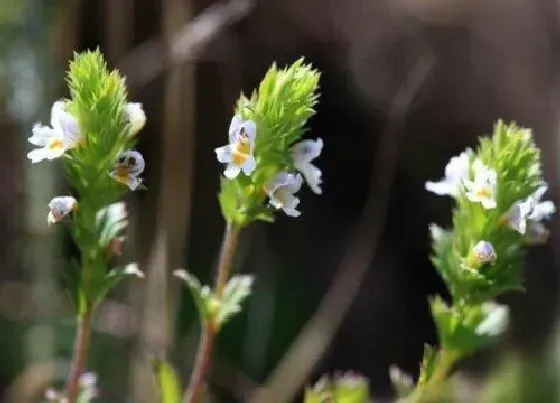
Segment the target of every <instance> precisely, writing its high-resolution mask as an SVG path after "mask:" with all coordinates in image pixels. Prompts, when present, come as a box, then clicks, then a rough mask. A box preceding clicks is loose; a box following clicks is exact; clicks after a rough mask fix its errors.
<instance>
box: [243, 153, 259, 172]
mask: <svg viewBox="0 0 560 403" xmlns="http://www.w3.org/2000/svg"><path fill="white" fill-rule="evenodd" d="M256 168H257V161H256V160H255V157H253V156H252V155H250V156H249V157H247V160H246V161H245V163H244V164H243V166H242V169H243V173H244V174H245V175H251V173H252V172H253V171H254V170H255V169H256Z"/></svg>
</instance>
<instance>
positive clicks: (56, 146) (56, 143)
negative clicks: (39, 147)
mask: <svg viewBox="0 0 560 403" xmlns="http://www.w3.org/2000/svg"><path fill="white" fill-rule="evenodd" d="M62 147H64V143H63V141H62V140H61V139H54V140H52V141H51V142H50V144H49V150H51V151H57V150H60V149H61V148H62Z"/></svg>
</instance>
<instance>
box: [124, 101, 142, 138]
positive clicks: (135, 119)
mask: <svg viewBox="0 0 560 403" xmlns="http://www.w3.org/2000/svg"><path fill="white" fill-rule="evenodd" d="M125 113H126V117H127V119H128V123H129V124H130V135H131V136H134V135H135V134H136V133H138V132H139V131H140V130H142V128H143V127H144V126H145V125H146V113H144V109H143V106H142V103H141V102H129V103H127V104H126V108H125Z"/></svg>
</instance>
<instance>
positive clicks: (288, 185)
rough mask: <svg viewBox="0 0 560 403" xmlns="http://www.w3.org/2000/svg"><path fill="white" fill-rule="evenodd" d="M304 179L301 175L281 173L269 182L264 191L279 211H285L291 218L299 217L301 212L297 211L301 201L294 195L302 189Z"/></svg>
mask: <svg viewBox="0 0 560 403" xmlns="http://www.w3.org/2000/svg"><path fill="white" fill-rule="evenodd" d="M302 184H303V178H302V177H301V175H300V174H291V173H288V172H279V173H277V174H276V176H275V177H274V178H273V179H272V180H271V181H269V182H268V183H267V184H266V185H265V187H264V190H265V192H266V194H267V195H268V197H269V198H270V204H272V205H273V206H274V207H275V208H276V209H277V210H283V211H284V213H286V215H288V216H290V217H299V215H300V214H301V212H300V211H298V210H296V207H297V206H298V204H299V199H298V198H297V197H296V196H294V193H296V192H298V191H299V190H300V189H301V185H302Z"/></svg>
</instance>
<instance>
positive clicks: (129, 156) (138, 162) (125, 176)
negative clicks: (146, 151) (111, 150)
mask: <svg viewBox="0 0 560 403" xmlns="http://www.w3.org/2000/svg"><path fill="white" fill-rule="evenodd" d="M145 167H146V163H145V162H144V157H143V156H142V154H140V153H139V152H138V151H125V152H124V153H122V154H121V155H119V157H118V158H117V162H116V163H115V166H114V167H113V169H112V170H111V172H109V176H111V177H112V178H113V179H115V180H116V181H117V182H119V183H122V184H123V185H127V186H128V187H129V189H130V190H132V191H134V190H136V189H137V188H138V186H140V185H141V184H142V181H143V179H142V178H141V177H140V175H141V174H142V172H144V168H145Z"/></svg>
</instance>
